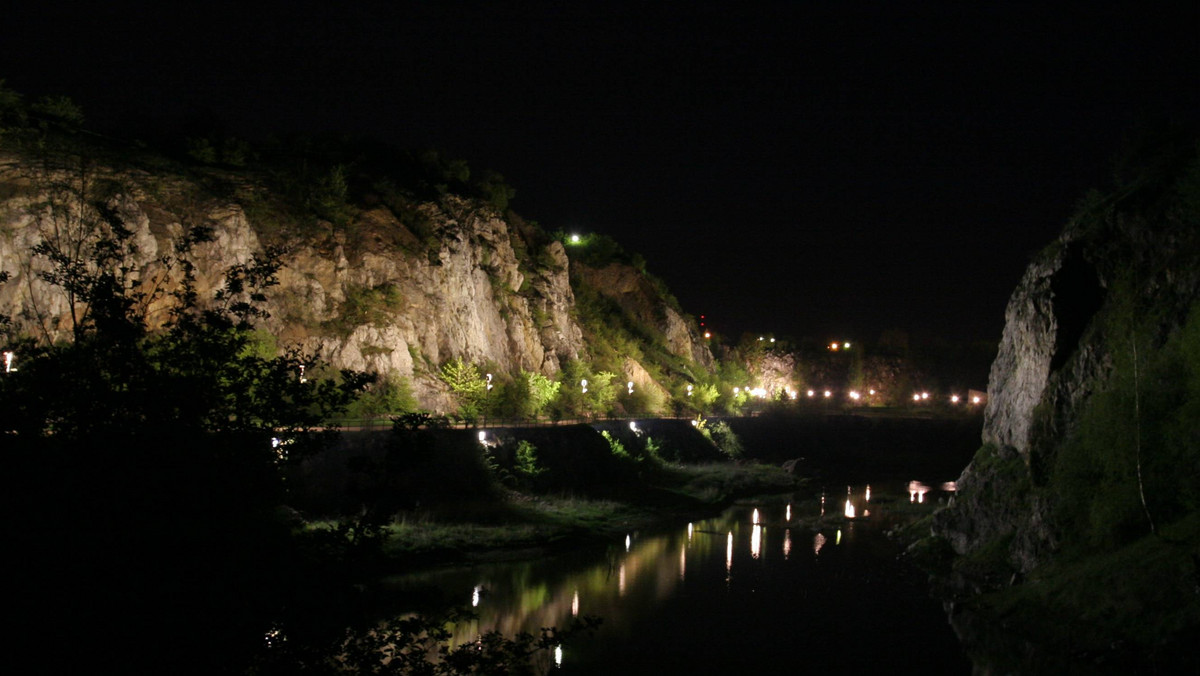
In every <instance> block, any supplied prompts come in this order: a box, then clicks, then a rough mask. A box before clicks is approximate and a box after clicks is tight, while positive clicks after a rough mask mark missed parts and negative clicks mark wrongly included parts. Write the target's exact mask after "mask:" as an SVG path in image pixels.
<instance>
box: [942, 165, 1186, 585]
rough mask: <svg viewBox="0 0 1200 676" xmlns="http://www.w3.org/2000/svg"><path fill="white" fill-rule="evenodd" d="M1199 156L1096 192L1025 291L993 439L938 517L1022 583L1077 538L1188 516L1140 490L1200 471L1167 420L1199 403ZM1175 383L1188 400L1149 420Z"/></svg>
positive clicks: (1018, 294) (994, 411) (1015, 305)
mask: <svg viewBox="0 0 1200 676" xmlns="http://www.w3.org/2000/svg"><path fill="white" fill-rule="evenodd" d="M1188 162H1189V161H1188V160H1184V161H1176V162H1175V167H1174V169H1172V170H1171V171H1166V170H1161V171H1157V173H1155V174H1154V175H1153V176H1149V177H1142V178H1141V179H1139V180H1134V181H1130V182H1129V183H1128V184H1127V185H1126V186H1124V187H1122V188H1121V189H1119V190H1118V191H1117V192H1115V193H1113V194H1112V195H1109V196H1107V197H1100V196H1098V195H1096V196H1092V197H1091V198H1089V200H1088V201H1087V202H1086V203H1085V204H1084V206H1083V208H1081V210H1080V212H1079V214H1078V215H1077V217H1076V218H1075V219H1074V220H1073V221H1072V222H1071V223H1070V224H1069V225H1068V227H1067V228H1066V229H1065V231H1064V232H1063V234H1062V235H1061V236H1060V237H1059V238H1058V240H1057V241H1055V242H1054V243H1053V244H1051V245H1050V246H1049V247H1047V248H1046V249H1045V250H1044V251H1043V252H1041V254H1039V255H1038V257H1037V258H1036V259H1035V260H1034V261H1033V262H1032V263H1031V264H1030V266H1029V268H1028V269H1027V271H1026V273H1025V275H1024V277H1023V278H1022V280H1021V282H1020V284H1019V285H1018V286H1017V288H1016V290H1015V291H1014V292H1013V295H1012V297H1011V299H1010V301H1009V304H1008V307H1007V310H1006V313H1005V319H1006V322H1005V328H1004V334H1003V338H1002V341H1001V344H1000V348H999V352H998V354H997V356H996V359H995V361H994V363H993V365H992V370H991V376H990V381H989V385H988V403H987V409H986V413H985V421H984V430H983V442H984V445H983V447H982V448H981V449H980V451H979V452H978V454H977V455H976V457H975V459H974V460H973V461H972V462H971V464H970V465H969V466H968V467H967V468H966V469H965V470H964V472H963V474H962V476H961V477H960V478H959V481H958V494H957V496H956V497H955V500H954V501H953V503H952V506H951V507H950V508H949V509H946V510H943V511H942V512H939V513H938V514H937V515H936V517H935V526H934V532H935V533H936V534H938V535H940V536H942V537H944V538H946V539H947V540H948V541H949V542H950V544H951V545H952V546H953V549H954V551H955V553H956V554H958V555H959V556H965V557H972V556H978V555H982V553H983V552H991V554H992V555H995V554H996V553H997V552H1000V558H1002V559H1003V561H1002V562H998V563H999V564H1000V566H999V567H1000V568H1006V569H1007V570H1008V571H1009V573H1011V574H1015V575H1016V576H1017V578H1019V577H1020V576H1023V575H1026V574H1028V573H1030V572H1031V571H1033V570H1034V569H1035V568H1037V567H1038V566H1039V565H1041V564H1042V563H1044V562H1045V561H1046V560H1048V559H1049V558H1052V557H1053V556H1054V555H1055V553H1056V552H1057V551H1059V549H1060V548H1061V546H1062V545H1063V543H1064V542H1065V541H1074V542H1083V541H1084V540H1086V539H1087V538H1089V537H1090V538H1092V540H1091V541H1090V542H1089V543H1086V546H1095V545H1096V544H1097V543H1099V542H1100V541H1101V540H1102V539H1103V537H1111V536H1103V537H1102V534H1103V533H1104V532H1110V533H1111V532H1124V533H1130V534H1133V533H1137V532H1144V531H1145V528H1146V525H1147V521H1148V520H1147V519H1146V518H1145V517H1146V515H1148V514H1151V513H1154V512H1157V513H1158V514H1160V515H1161V516H1162V517H1164V518H1166V516H1167V515H1168V514H1170V515H1171V516H1172V518H1177V517H1178V515H1179V514H1180V513H1181V512H1182V511H1186V509H1188V508H1187V507H1186V505H1184V504H1183V503H1180V502H1179V501H1175V502H1171V501H1170V500H1169V499H1166V498H1163V497H1157V496H1151V498H1150V499H1149V502H1150V504H1149V506H1147V500H1146V499H1145V498H1144V497H1141V496H1139V489H1141V488H1144V487H1148V486H1149V485H1150V482H1151V481H1154V482H1156V485H1157V486H1159V487H1161V489H1162V490H1163V491H1168V490H1175V489H1174V488H1170V487H1171V486H1174V483H1175V479H1174V478H1173V477H1172V476H1171V475H1172V473H1174V472H1178V471H1180V470H1181V469H1184V468H1181V467H1179V466H1178V464H1179V462H1180V458H1182V459H1184V462H1191V463H1193V466H1194V463H1195V458H1194V449H1192V453H1193V455H1192V456H1191V460H1190V461H1188V460H1187V458H1188V457H1189V454H1188V452H1187V451H1186V450H1181V448H1182V447H1181V446H1180V445H1179V444H1178V443H1177V442H1176V441H1174V437H1173V436H1172V435H1174V434H1176V432H1174V431H1171V430H1173V429H1174V428H1170V427H1169V426H1168V425H1166V424H1165V423H1160V422H1156V421H1157V420H1159V419H1160V418H1159V416H1162V419H1168V418H1170V417H1171V416H1179V415H1182V414H1181V413H1180V411H1182V410H1183V409H1182V408H1181V407H1182V406H1185V405H1184V404H1182V403H1180V402H1181V401H1186V397H1187V396H1189V395H1188V394H1187V389H1186V387H1184V386H1183V385H1181V384H1179V383H1180V380H1177V378H1180V379H1181V378H1182V377H1183V376H1182V375H1178V372H1180V371H1183V372H1186V371H1188V370H1190V369H1192V367H1193V366H1195V365H1194V364H1190V361H1189V359H1187V358H1186V357H1183V356H1180V355H1182V354H1183V353H1182V352H1181V351H1180V348H1179V347H1178V344H1179V343H1180V341H1181V340H1183V336H1184V335H1185V333H1186V331H1185V327H1186V325H1187V320H1188V317H1189V315H1190V314H1195V313H1196V308H1197V299H1200V255H1198V249H1197V227H1198V226H1200V208H1198V207H1200V200H1198V199H1197V194H1196V188H1197V181H1196V179H1197V176H1198V174H1197V172H1196V170H1195V169H1194V168H1193V169H1191V170H1190V173H1189V170H1188V169H1186V167H1187V166H1188ZM1190 162H1191V166H1193V167H1195V165H1196V163H1195V160H1194V159H1192V160H1190ZM1158 169H1162V168H1161V166H1160V167H1158ZM1156 369H1158V370H1156ZM1172 371H1175V372H1176V373H1177V375H1176V376H1175V377H1172V376H1170V375H1169V374H1170V373H1171V372H1172ZM1155 374H1158V375H1155ZM1168 388H1175V389H1174V390H1173V393H1172V394H1171V395H1170V396H1171V397H1175V398H1176V400H1175V401H1174V402H1170V401H1166V400H1165V399H1166V397H1165V396H1164V398H1163V399H1164V400H1163V401H1162V402H1160V403H1155V404H1153V405H1154V406H1160V407H1161V408H1162V411H1158V412H1155V413H1150V412H1149V408H1150V404H1148V403H1147V402H1148V401H1150V400H1151V398H1152V397H1154V396H1155V395H1154V394H1152V393H1154V392H1156V391H1158V392H1166V391H1168ZM1155 410H1156V411H1157V409H1155ZM1172 424H1174V423H1172ZM1168 457H1171V458H1172V460H1171V461H1170V462H1169V463H1168V462H1167V461H1166V458H1168ZM1186 466H1187V465H1185V466H1184V467H1186ZM1149 468H1153V470H1151V469H1149ZM1143 470H1145V472H1143ZM1143 479H1144V481H1145V484H1144V486H1143ZM1148 490H1149V489H1148V488H1146V490H1141V491H1140V492H1141V493H1142V494H1143V495H1144V494H1145V493H1146V492H1147V491H1148ZM1155 500H1158V501H1159V502H1158V503H1155V502H1154V501H1155ZM1121 505H1124V506H1121ZM1109 519H1111V523H1109V522H1108V521H1107V520H1109ZM1086 533H1090V535H1086ZM1118 537H1120V536H1118ZM1079 546H1085V545H1084V544H1080V545H1079ZM993 570H994V569H993ZM1010 581H1011V580H1010V579H1009V578H1008V575H1007V574H1006V575H1005V576H1004V579H1003V580H991V581H990V582H991V583H1001V584H1005V583H1009V582H1010ZM979 582H980V583H981V584H983V585H984V586H987V584H988V583H989V582H988V581H979Z"/></svg>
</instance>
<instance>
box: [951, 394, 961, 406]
mask: <svg viewBox="0 0 1200 676" xmlns="http://www.w3.org/2000/svg"><path fill="white" fill-rule="evenodd" d="M958 402H959V397H958V395H957V394H953V395H950V403H951V404H957V403H958Z"/></svg>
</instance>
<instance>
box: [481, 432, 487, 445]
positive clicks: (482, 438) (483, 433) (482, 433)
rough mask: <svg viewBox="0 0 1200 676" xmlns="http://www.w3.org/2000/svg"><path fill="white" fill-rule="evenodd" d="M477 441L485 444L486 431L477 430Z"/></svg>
mask: <svg viewBox="0 0 1200 676" xmlns="http://www.w3.org/2000/svg"><path fill="white" fill-rule="evenodd" d="M479 443H481V444H484V445H487V432H485V431H483V430H479Z"/></svg>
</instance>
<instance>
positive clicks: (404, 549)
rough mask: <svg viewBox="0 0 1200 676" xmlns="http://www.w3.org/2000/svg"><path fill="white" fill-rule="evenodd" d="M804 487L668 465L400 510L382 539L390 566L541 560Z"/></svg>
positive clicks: (339, 523) (726, 466)
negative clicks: (591, 487)
mask: <svg viewBox="0 0 1200 676" xmlns="http://www.w3.org/2000/svg"><path fill="white" fill-rule="evenodd" d="M802 483H803V482H802V481H799V480H797V479H796V478H795V477H793V476H792V475H791V474H789V473H787V472H785V471H784V470H782V469H780V468H779V467H776V466H773V465H764V464H759V463H734V462H714V463H704V464H663V465H661V466H660V467H658V468H656V471H655V472H653V474H652V476H648V477H646V478H644V479H643V480H640V481H637V482H633V483H630V484H626V485H623V486H620V487H606V490H603V491H597V492H594V494H592V495H588V494H586V493H568V492H555V493H548V494H537V493H534V492H524V491H519V490H513V489H505V488H502V487H501V488H497V489H496V490H495V491H494V492H493V493H491V494H489V495H487V496H484V497H478V498H476V499H473V500H461V501H456V502H441V503H438V504H430V505H427V506H424V507H414V508H411V509H403V510H398V511H396V512H395V513H393V514H391V515H390V516H389V518H388V519H387V520H386V522H385V523H382V524H380V525H379V527H378V534H377V537H378V538H379V544H380V547H381V550H382V554H383V557H384V560H385V561H384V565H386V566H389V567H391V566H395V565H406V564H413V563H416V564H421V565H428V564H433V563H440V562H450V561H459V560H479V559H493V558H498V557H525V556H538V555H540V554H542V553H544V552H545V551H546V550H548V549H552V548H558V547H568V546H579V545H586V544H589V543H592V542H603V541H606V540H608V539H611V538H613V537H617V536H619V535H621V534H624V533H628V532H630V531H635V530H641V529H648V528H654V527H656V526H659V525H663V524H667V523H673V522H676V521H680V520H686V519H690V518H696V517H699V516H704V515H708V514H712V513H715V512H718V511H720V510H721V509H723V508H724V507H726V506H728V505H729V504H730V503H731V502H732V501H733V500H734V499H736V498H739V497H745V496H750V495H759V494H772V493H781V492H787V491H794V490H796V489H797V488H799V487H800V486H801V485H802ZM595 493H600V494H595ZM350 520H352V519H351V518H350V517H343V518H324V519H315V520H312V521H309V522H307V523H306V524H305V526H304V527H305V528H306V529H307V530H309V531H313V532H326V533H333V532H336V531H337V530H338V529H339V528H344V527H345V525H346V523H347V522H348V521H350Z"/></svg>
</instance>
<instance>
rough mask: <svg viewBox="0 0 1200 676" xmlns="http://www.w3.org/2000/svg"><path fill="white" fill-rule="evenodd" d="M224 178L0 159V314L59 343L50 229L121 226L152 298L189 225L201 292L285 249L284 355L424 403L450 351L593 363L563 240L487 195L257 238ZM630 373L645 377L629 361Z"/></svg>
mask: <svg viewBox="0 0 1200 676" xmlns="http://www.w3.org/2000/svg"><path fill="white" fill-rule="evenodd" d="M201 178H203V177H201ZM219 178H220V180H221V181H226V182H234V181H236V182H238V183H239V186H240V187H239V188H238V190H239V191H240V192H236V195H237V196H234V197H231V196H230V195H229V194H228V192H229V191H225V192H224V193H222V192H221V191H215V192H214V191H210V190H208V189H207V188H206V187H205V185H204V183H205V182H204V181H203V180H200V179H199V178H197V177H196V176H194V175H187V174H184V173H179V172H177V173H170V172H164V173H156V174H149V173H146V172H143V171H138V170H134V169H127V168H121V167H118V166H100V165H98V164H95V163H93V164H90V165H88V166H87V167H86V171H74V170H71V168H70V167H67V168H66V169H59V170H46V169H44V168H41V167H38V166H36V165H35V164H34V163H31V162H29V161H28V160H23V159H20V158H19V157H17V156H15V155H5V156H0V187H2V188H3V190H2V191H0V195H3V199H0V270H3V271H5V272H7V273H8V274H9V277H10V278H9V280H8V281H7V282H6V283H4V284H0V315H9V316H11V317H12V318H13V328H14V329H15V331H16V332H17V333H20V334H25V335H29V336H33V337H35V338H37V339H39V340H43V341H51V342H52V341H58V340H65V339H68V338H69V337H70V335H71V327H72V319H71V317H72V305H71V303H70V302H69V300H68V297H67V295H66V294H64V292H63V289H62V288H61V287H60V286H55V285H52V284H49V283H47V281H46V280H45V279H44V275H45V273H46V272H47V271H48V270H49V269H50V268H49V263H48V261H47V260H46V257H45V256H38V255H34V253H33V251H34V247H35V246H37V245H38V244H39V243H40V242H43V241H46V240H48V239H52V238H58V239H60V240H61V242H60V244H62V245H63V246H68V247H70V246H77V247H81V248H80V249H79V250H80V251H86V250H87V248H88V247H89V246H92V245H94V243H95V241H96V238H97V235H98V234H99V233H101V232H111V231H112V230H111V229H112V228H113V227H119V228H122V229H125V230H127V231H129V232H130V233H131V238H132V239H131V240H130V241H131V243H132V244H134V246H133V247H131V251H132V254H131V255H129V256H127V257H126V259H125V260H122V261H121V264H122V265H124V266H126V267H128V269H129V270H130V273H129V275H128V277H129V280H130V282H131V283H133V284H136V285H140V287H141V288H142V289H143V290H146V291H150V290H151V289H152V288H155V287H156V286H158V287H172V286H173V285H176V284H177V283H178V281H179V271H178V270H177V269H170V268H169V266H168V265H167V264H166V263H165V262H164V261H166V260H167V258H169V257H164V255H165V254H169V253H171V252H172V251H173V247H174V246H175V243H176V242H177V241H178V240H179V238H180V237H181V236H182V235H183V233H184V232H185V231H186V230H187V229H188V228H190V227H193V226H204V227H207V228H208V229H209V230H210V231H211V237H210V238H209V240H208V241H205V242H203V243H201V244H199V245H197V246H195V247H194V248H193V249H192V250H191V251H190V252H188V254H187V259H188V260H190V261H191V263H192V264H193V265H194V266H195V273H194V274H195V279H196V291H197V293H198V295H199V297H200V298H212V297H213V294H214V293H215V292H216V291H217V290H218V289H220V288H221V286H222V285H223V283H224V280H225V276H226V274H227V272H228V271H229V270H230V269H231V268H233V267H235V266H242V265H248V264H250V263H252V262H253V260H254V259H255V256H257V255H260V254H261V253H262V252H263V250H264V246H265V245H266V244H283V245H284V246H283V253H282V256H281V259H280V260H281V262H282V267H281V268H280V270H279V272H278V275H277V278H278V285H276V286H274V287H271V288H270V289H269V290H268V294H267V295H268V297H267V301H266V302H265V304H264V309H265V310H266V311H267V312H268V313H269V317H268V318H267V319H265V320H264V321H263V323H262V328H263V329H265V330H267V331H269V332H270V333H271V334H272V335H273V336H275V338H276V339H277V342H278V344H279V347H280V348H281V349H285V348H298V349H300V350H301V351H303V352H304V353H306V354H311V355H314V356H316V357H317V358H319V359H320V360H322V361H325V362H327V363H329V364H330V365H332V366H334V367H337V368H347V369H354V370H361V371H368V372H375V373H380V374H394V375H396V376H401V377H404V378H407V379H409V381H410V383H411V386H412V390H413V394H414V395H415V396H416V397H417V399H418V401H419V403H420V405H422V406H423V407H425V408H429V409H432V410H435V411H449V410H451V409H452V408H453V406H452V403H451V401H450V399H449V397H448V395H447V393H446V389H445V386H444V384H443V383H442V382H441V381H440V380H439V379H438V377H437V373H438V367H439V366H440V365H441V364H443V363H445V362H446V361H448V360H451V359H454V358H459V357H461V358H462V359H464V360H466V361H469V362H473V363H476V364H480V365H487V367H488V368H490V369H495V370H497V371H498V372H502V373H509V374H513V375H516V374H517V373H518V372H520V371H531V372H538V373H541V374H543V375H547V376H553V375H554V374H556V373H557V372H558V371H559V370H560V368H561V367H562V366H563V365H564V364H565V363H566V362H567V361H569V360H575V359H584V360H586V359H587V358H588V357H589V348H588V345H587V344H586V343H585V339H584V335H583V332H582V330H581V329H580V325H579V323H578V321H577V319H576V317H577V312H578V308H577V307H576V302H575V297H574V293H573V291H572V286H571V281H570V267H571V262H570V261H569V260H568V257H567V255H566V252H565V251H564V248H563V246H562V244H561V243H560V242H558V241H555V240H553V239H551V238H549V237H547V236H545V235H543V234H540V232H539V233H537V236H530V235H529V232H528V231H529V228H528V227H527V226H525V230H526V232H519V231H516V230H514V228H513V227H511V226H510V222H509V220H507V219H506V218H505V217H504V216H503V215H502V214H500V213H499V212H498V211H497V210H496V209H495V208H493V207H492V206H491V205H489V204H488V203H486V202H483V201H480V200H474V199H467V198H462V197H457V196H454V195H450V194H446V195H442V196H441V197H440V198H437V199H434V200H429V201H424V202H421V201H413V202H412V204H410V205H408V208H409V209H410V212H411V213H410V214H409V215H410V216H412V218H413V219H416V220H418V221H419V222H420V223H421V225H422V231H421V232H420V234H419V235H418V234H417V233H416V232H414V231H413V230H412V229H411V228H410V227H409V226H406V225H405V224H404V223H403V222H401V220H400V218H399V217H398V216H396V215H395V214H393V212H392V210H391V209H389V208H388V207H385V206H382V205H378V204H376V205H374V206H364V207H363V208H361V209H358V210H356V212H355V214H354V216H353V223H352V225H353V226H354V228H355V230H356V232H359V233H360V235H359V236H358V237H357V238H355V239H353V240H350V238H348V237H347V236H345V235H344V234H343V233H340V232H338V230H337V229H336V228H334V227H333V226H332V225H331V224H329V223H327V222H318V223H317V225H316V228H315V230H316V231H317V232H320V233H323V234H320V235H319V236H313V235H309V236H297V235H296V234H295V233H296V232H299V231H300V228H299V227H291V228H290V229H289V230H288V234H286V235H283V236H281V235H280V234H279V233H278V232H272V233H269V234H267V235H264V232H266V231H269V230H270V229H271V228H272V227H274V228H275V229H276V230H278V229H279V226H278V224H272V223H269V222H264V221H263V220H261V219H260V220H258V221H256V220H255V219H256V216H255V215H254V214H256V213H257V212H256V211H255V210H253V209H251V208H250V207H252V206H254V203H255V202H254V200H253V199H251V200H247V199H243V198H241V197H239V196H241V195H245V194H251V195H258V196H259V199H261V195H262V193H263V191H264V188H262V186H261V185H256V184H254V181H253V179H248V178H245V177H228V176H221V177H219ZM243 184H244V185H243ZM248 205H249V206H248ZM276 218H278V216H277V215H276ZM268 220H269V219H268ZM409 220H412V219H409ZM292 225H294V224H292ZM343 229H344V228H343ZM310 230H312V228H310ZM364 232H365V233H368V235H367V236H363V235H362V234H361V233H364ZM84 257H85V258H86V256H84ZM620 278H621V279H620V285H619V286H620V287H621V288H626V287H627V288H629V289H636V290H637V291H636V294H635V295H636V296H637V304H638V308H642V307H646V308H650V307H651V306H653V310H652V311H642V310H641V309H639V310H637V312H636V316H637V317H638V318H639V319H640V320H644V321H646V322H652V323H653V326H654V327H655V328H654V330H656V331H659V332H661V333H662V335H664V336H665V337H666V340H667V343H668V344H669V345H670V346H671V349H672V351H673V352H675V353H676V354H678V355H679V356H682V357H685V358H687V359H689V360H694V361H697V362H698V363H700V364H701V365H703V366H704V367H710V366H711V365H712V357H711V354H710V353H708V351H707V348H706V347H704V346H702V345H701V344H700V343H701V341H700V340H699V339H698V338H697V337H696V336H695V335H693V334H692V333H691V330H690V328H689V326H688V325H687V322H685V321H684V320H683V319H682V318H681V317H680V316H679V314H678V312H676V311H675V310H674V309H673V308H670V307H668V306H667V305H666V304H665V303H663V302H662V300H661V298H659V297H658V296H657V295H656V292H655V290H654V289H653V286H652V285H650V284H649V283H648V282H647V281H646V280H645V279H644V275H642V274H641V273H638V272H637V271H635V270H632V269H628V270H625V271H623V272H622V273H621V275H620ZM169 303H170V298H169V296H162V295H161V294H160V295H159V296H155V299H154V302H153V306H152V307H148V308H146V310H147V312H148V315H147V316H148V317H150V318H151V322H153V321H154V317H156V316H157V317H159V318H160V320H161V318H162V317H165V316H166V315H165V310H166V309H167V307H168V306H169ZM74 309H75V310H76V313H78V312H80V311H82V310H83V308H81V307H80V306H79V305H78V304H76V305H75V306H74ZM627 370H628V371H629V372H630V373H631V374H636V375H637V376H638V378H637V379H638V380H647V381H648V380H649V376H648V375H646V371H645V369H644V368H643V366H642V365H640V364H636V363H635V364H632V365H630V366H629V368H628V369H627ZM631 377H632V376H631ZM639 384H640V383H639Z"/></svg>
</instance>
